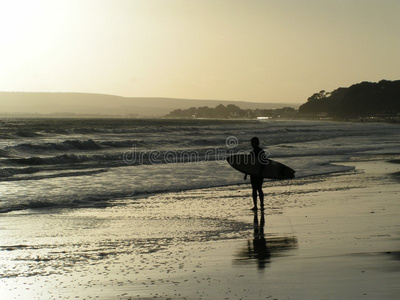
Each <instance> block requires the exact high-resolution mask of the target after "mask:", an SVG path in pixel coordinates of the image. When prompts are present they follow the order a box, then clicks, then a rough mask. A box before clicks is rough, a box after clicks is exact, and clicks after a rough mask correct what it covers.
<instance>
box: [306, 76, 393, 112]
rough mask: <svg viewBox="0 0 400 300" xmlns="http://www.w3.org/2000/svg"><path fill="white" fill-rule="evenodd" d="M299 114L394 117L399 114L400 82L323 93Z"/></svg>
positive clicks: (373, 83)
mask: <svg viewBox="0 0 400 300" xmlns="http://www.w3.org/2000/svg"><path fill="white" fill-rule="evenodd" d="M299 112H300V113H301V114H309V115H318V114H327V115H329V116H332V117H355V116H358V117H359V116H378V115H387V116H395V115H397V114H399V113H400V80H395V81H389V80H381V81H379V82H377V83H376V82H366V81H364V82H361V83H357V84H354V85H352V86H350V87H347V88H343V87H341V88H338V89H336V90H334V91H333V92H326V91H324V90H322V91H320V92H319V93H315V94H313V95H312V96H311V97H309V98H308V101H307V103H304V104H303V105H301V106H300V107H299Z"/></svg>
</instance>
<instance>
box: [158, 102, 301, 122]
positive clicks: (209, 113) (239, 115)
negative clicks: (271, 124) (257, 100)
mask: <svg viewBox="0 0 400 300" xmlns="http://www.w3.org/2000/svg"><path fill="white" fill-rule="evenodd" d="M295 113H296V110H295V109H294V108H292V107H284V108H278V109H241V108H240V107H239V106H236V105H234V104H228V105H227V106H224V105H222V104H219V105H218V106H217V107H215V108H211V107H208V106H201V107H190V108H188V109H175V110H173V111H172V112H170V113H169V114H168V115H167V116H166V117H170V118H185V119H186V118H196V119H202V118H207V119H209V118H214V119H255V118H258V117H271V118H273V117H280V116H288V115H294V114H295Z"/></svg>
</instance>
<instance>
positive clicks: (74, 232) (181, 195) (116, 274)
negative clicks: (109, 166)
mask: <svg viewBox="0 0 400 300" xmlns="http://www.w3.org/2000/svg"><path fill="white" fill-rule="evenodd" d="M341 164H346V165H355V166H356V170H355V171H350V172H346V173H344V174H333V175H325V176H321V177H322V178H320V179H318V178H310V177H307V178H302V179H299V180H298V181H297V182H296V183H295V184H292V185H291V186H289V187H288V186H281V185H279V184H276V185H273V184H272V185H269V186H268V185H267V184H266V185H265V187H264V191H265V193H266V213H265V216H264V221H265V225H264V226H262V220H261V215H260V213H258V215H257V219H256V218H255V216H254V214H253V213H252V212H251V211H250V210H249V208H250V206H251V197H250V187H249V186H244V185H240V186H225V187H216V188H207V189H200V190H199V189H198V190H190V191H183V192H174V193H166V194H162V195H152V196H149V197H147V198H145V199H140V201H137V200H134V199H132V201H131V203H129V204H128V205H126V206H123V207H105V208H97V209H95V208H88V209H79V210H73V209H64V210H63V211H62V212H61V213H60V214H59V215H54V214H51V213H48V212H44V211H43V212H40V213H36V214H23V213H15V214H5V215H2V218H1V220H0V228H1V229H2V230H1V235H2V239H1V245H0V252H1V253H2V258H1V259H0V266H1V267H2V268H1V274H0V282H1V285H0V293H1V294H2V295H5V297H6V298H5V299H18V298H24V297H25V298H27V299H41V298H42V299H43V298H46V299H47V298H48V299H51V298H58V297H62V298H68V297H69V298H75V297H78V298H83V299H90V298H96V299H115V298H118V299H150V298H151V299H153V298H156V299H157V298H158V299H226V298H227V299H397V298H398V296H399V295H400V288H399V287H398V284H397V283H398V279H399V278H400V252H399V251H398V249H399V246H400V244H399V242H398V240H399V238H400V234H399V231H398V226H399V225H400V224H399V223H398V221H397V219H398V215H399V213H400V208H399V206H398V205H397V203H398V194H399V192H400V182H399V180H398V176H394V175H392V173H397V172H398V171H399V164H398V163H397V164H394V163H389V162H382V161H379V160H378V161H377V160H371V161H350V162H346V163H341ZM16 218H17V219H16ZM32 224H35V226H36V228H32ZM262 227H263V228H262ZM36 229H38V230H40V231H37V230H36ZM262 229H263V231H262Z"/></svg>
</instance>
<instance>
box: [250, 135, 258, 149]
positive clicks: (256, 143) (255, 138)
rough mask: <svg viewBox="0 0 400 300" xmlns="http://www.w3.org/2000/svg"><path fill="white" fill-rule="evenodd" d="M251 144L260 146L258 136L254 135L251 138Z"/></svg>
mask: <svg viewBox="0 0 400 300" xmlns="http://www.w3.org/2000/svg"><path fill="white" fill-rule="evenodd" d="M251 146H252V147H253V148H255V147H258V146H260V140H259V139H258V137H256V136H255V137H253V138H252V139H251Z"/></svg>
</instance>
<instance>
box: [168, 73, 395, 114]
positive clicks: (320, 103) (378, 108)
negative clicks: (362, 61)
mask: <svg viewBox="0 0 400 300" xmlns="http://www.w3.org/2000/svg"><path fill="white" fill-rule="evenodd" d="M166 117H168V118H224V119H256V118H258V119H274V118H286V119H331V120H356V121H394V122H398V121H399V120H400V80H396V81H389V80H381V81H379V82H378V83H374V82H361V83H357V84H354V85H352V86H350V87H347V88H343V87H341V88H338V89H336V90H334V91H333V92H326V91H325V90H322V91H320V92H318V93H314V94H313V95H312V96H310V97H309V98H308V100H307V102H306V103H304V104H302V105H301V106H300V107H299V109H298V110H296V109H294V108H293V107H284V108H278V109H241V108H239V107H238V106H235V105H227V106H224V105H222V104H220V105H218V106H216V107H215V108H209V107H207V106H203V107H191V108H188V109H176V110H174V111H172V112H170V113H169V114H168V115H167V116H166Z"/></svg>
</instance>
